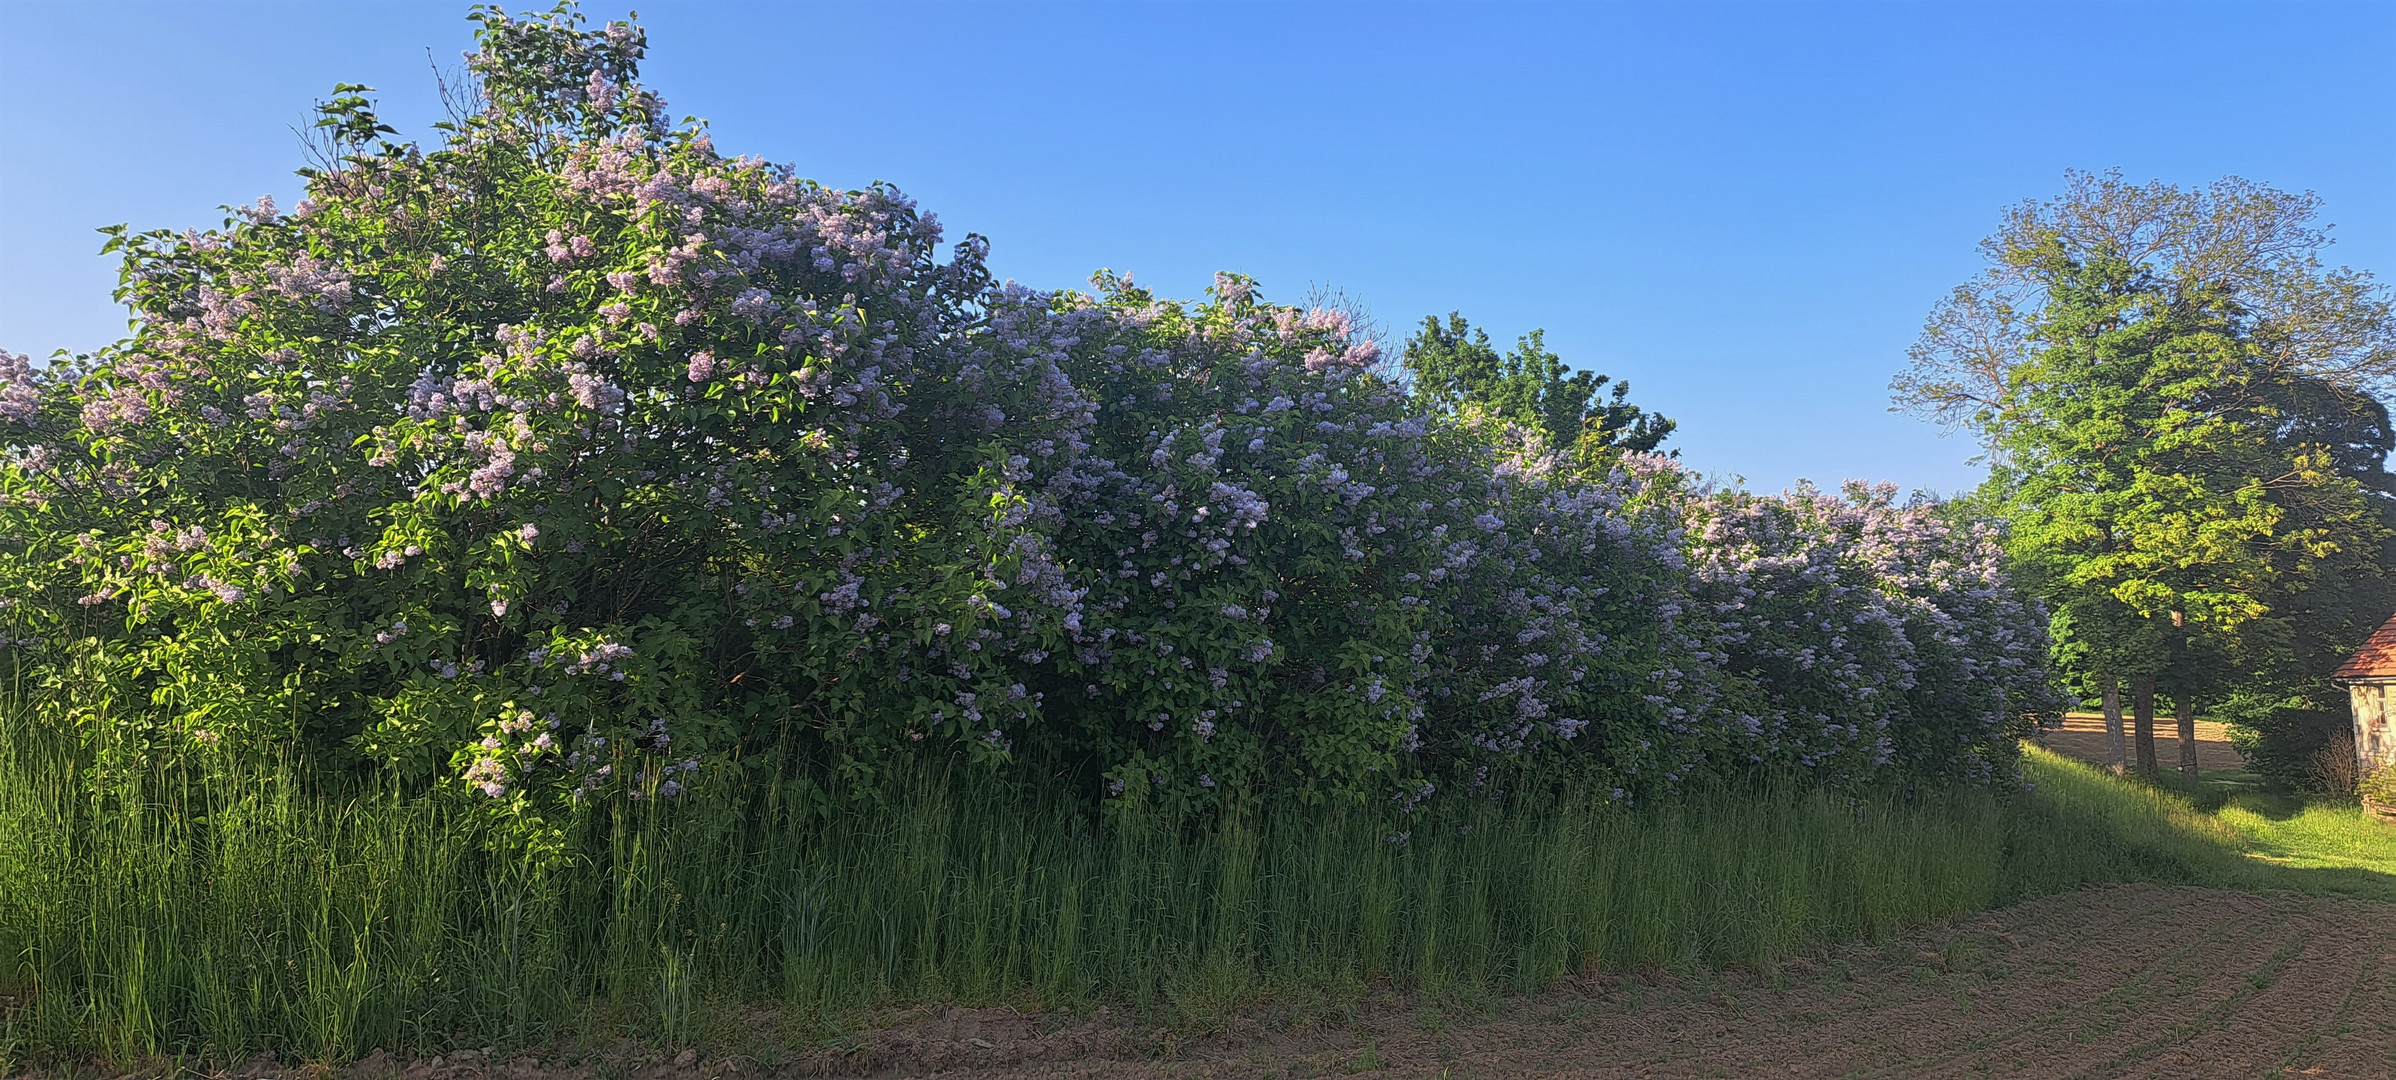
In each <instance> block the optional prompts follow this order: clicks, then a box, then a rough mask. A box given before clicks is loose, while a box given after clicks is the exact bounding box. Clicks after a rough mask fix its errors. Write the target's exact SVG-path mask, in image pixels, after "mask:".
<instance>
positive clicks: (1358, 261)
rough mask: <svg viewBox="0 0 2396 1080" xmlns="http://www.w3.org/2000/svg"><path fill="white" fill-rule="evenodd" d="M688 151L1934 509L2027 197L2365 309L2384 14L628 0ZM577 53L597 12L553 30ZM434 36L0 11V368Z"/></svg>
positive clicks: (463, 35)
mask: <svg viewBox="0 0 2396 1080" xmlns="http://www.w3.org/2000/svg"><path fill="white" fill-rule="evenodd" d="M638 8H639V10H640V12H641V16H642V18H641V21H642V23H643V24H644V25H646V26H647V27H648V29H649V33H650V60H649V63H648V65H647V68H646V73H645V75H646V81H647V82H648V83H649V84H650V85H651V86H653V87H654V88H656V89H658V90H659V91H661V92H662V93H663V94H664V95H665V96H666V97H667V98H668V100H669V101H670V102H671V104H672V106H673V109H674V111H675V112H676V113H677V114H685V113H688V114H696V115H699V116H704V117H707V118H708V119H709V120H711V121H712V122H713V126H714V130H715V132H716V144H717V146H718V147H719V148H721V149H723V150H724V151H725V152H727V153H735V154H738V153H750V154H756V155H759V156H762V157H766V158H768V159H771V160H775V161H784V162H790V163H792V164H794V165H796V166H797V167H798V168H799V170H800V171H801V173H802V174H804V175H808V176H812V177H814V178H816V179H818V180H822V181H824V182H826V183H830V184H835V185H839V186H857V185H860V184H863V183H865V182H867V181H871V180H876V179H881V180H889V181H892V182H894V183H896V184H898V185H899V186H900V187H902V188H903V189H905V190H907V191H908V192H910V193H911V194H913V195H915V196H916V197H917V198H918V199H919V200H920V201H921V202H922V203H923V205H924V206H925V207H926V208H928V209H931V210H934V211H936V212H938V213H939V214H940V216H941V218H942V220H943V221H944V222H946V223H947V225H948V227H949V229H950V232H951V234H952V235H960V234H962V233H963V232H966V231H974V232H980V233H983V234H985V235H988V236H989V237H991V238H992V241H993V245H994V252H993V262H994V263H995V265H996V268H997V270H998V271H999V272H1000V273H1001V274H1003V275H1005V276H1009V277H1013V278H1016V279H1018V280H1021V281H1023V282H1025V283H1027V284H1031V285H1035V286H1040V287H1051V288H1053V287H1063V286H1074V285H1079V284H1081V283H1082V282H1083V281H1084V280H1085V279H1086V277H1087V275H1088V274H1089V273H1090V272H1091V271H1092V270H1094V269H1097V268H1099V267H1111V268H1113V269H1115V270H1117V271H1128V272H1131V273H1133V274H1134V275H1136V276H1137V278H1138V280H1140V281H1141V282H1143V283H1145V284H1149V285H1152V286H1155V287H1158V288H1160V289H1162V290H1164V291H1166V292H1167V293H1171V294H1178V295H1192V294H1195V293H1197V292H1198V291H1199V290H1200V289H1202V288H1203V287H1204V286H1205V284H1206V283H1207V282H1208V281H1209V280H1210V279H1211V276H1212V274H1213V273H1214V271H1216V270H1219V269H1228V270H1239V271H1242V272H1244V273H1248V274H1251V275H1253V276H1255V277H1257V278H1258V279H1260V280H1261V282H1262V283H1263V286H1264V289H1265V292H1266V294H1267V295H1268V296H1270V297H1279V298H1285V299H1294V298H1298V297H1300V296H1303V295H1305V294H1306V293H1308V292H1309V290H1310V289H1312V288H1315V287H1318V286H1320V287H1330V288H1336V289H1340V290H1343V291H1345V292H1346V293H1347V294H1348V295H1350V296H1352V297H1355V298H1357V299H1359V300H1361V301H1362V302H1363V303H1364V304H1365V305H1366V306H1367V307H1368V308H1369V309H1370V310H1371V311H1372V312H1373V313H1374V314H1375V315H1376V316H1377V317H1378V319H1379V320H1380V321H1381V322H1382V323H1383V324H1384V325H1385V326H1387V327H1388V328H1389V329H1390V330H1391V332H1392V334H1393V340H1394V338H1395V337H1399V336H1402V335H1403V333H1404V332H1405V330H1406V329H1407V327H1408V326H1409V325H1410V324H1412V323H1415V322H1417V321H1419V320H1420V319H1421V318H1422V316H1424V315H1426V314H1432V313H1444V312H1447V311H1449V310H1462V311H1463V312H1464V313H1465V314H1466V315H1467V316H1468V317H1470V318H1472V319H1473V320H1474V321H1475V322H1476V323H1479V324H1481V325H1484V326H1486V327H1488V328H1489V329H1490V330H1491V332H1492V334H1493V335H1495V336H1498V337H1501V338H1504V339H1507V340H1511V339H1512V338H1513V337H1514V336H1515V335H1517V334H1520V333H1522V332H1524V331H1527V330H1530V329H1532V328H1534V327H1544V328H1545V329H1546V330H1547V340H1548V343H1549V345H1550V346H1551V347H1552V348H1554V349H1556V350H1557V351H1558V352H1559V353H1561V354H1562V355H1563V356H1564V357H1565V358H1566V359H1567V360H1568V361H1571V362H1573V363H1575V364H1577V365H1580V366H1585V367H1593V368H1595V369H1597V370H1600V371H1603V372H1606V373H1609V374H1612V375H1615V376H1617V377H1621V378H1627V379H1629V380H1630V381H1631V383H1632V386H1633V387H1634V400H1636V401H1638V402H1640V403H1642V404H1645V405H1648V406H1650V407H1652V408H1656V409H1659V410H1661V411H1663V412H1665V413H1666V414H1668V415H1671V416H1673V417H1675V418H1677V419H1679V420H1680V422H1681V429H1680V432H1679V433H1678V434H1677V435H1676V437H1675V439H1674V440H1673V443H1672V445H1675V446H1678V447H1679V448H1680V449H1681V451H1682V454H1683V456H1684V457H1685V458H1686V459H1687V460H1688V461H1689V462H1690V463H1691V464H1692V465H1695V466H1697V467H1699V468H1702V469H1705V470H1707V471H1709V472H1716V473H1721V474H1735V475H1740V476H1744V477H1745V478H1746V479H1747V480H1748V481H1749V482H1750V483H1751V484H1753V485H1755V486H1759V487H1766V488H1777V487H1780V486H1782V485H1785V484H1787V483H1789V482H1791V481H1793V480H1796V479H1798V478H1800V477H1806V478H1812V479H1815V480H1819V481H1823V482H1836V481H1838V480H1840V479H1845V478H1850V477H1853V478H1868V479H1887V480H1893V481H1896V482H1897V483H1899V484H1901V485H1904V486H1907V487H1928V488H1933V489H1939V490H1955V489H1959V488H1963V487H1967V486H1969V485H1971V484H1973V483H1975V482H1976V481H1977V479H1978V473H1977V471H1976V470H1974V469H1972V468H1971V467H1970V466H1969V465H1968V464H1967V459H1968V458H1969V457H1970V456H1971V453H1972V447H1971V446H1970V445H1969V444H1968V443H1967V442H1966V441H1964V440H1962V439H1957V438H1941V437H1939V436H1938V434H1937V433H1936V431H1935V430H1934V429H1932V428H1930V427H1929V426H1927V425H1925V424H1922V423H1920V422H1918V421H1915V420H1912V419H1909V418H1906V417H1902V416H1897V415H1894V414H1891V413H1889V412H1888V411H1887V394H1886V389H1885V387H1886V383H1887V380H1888V376H1889V375H1890V374H1891V373H1892V372H1893V371H1895V370H1896V369H1897V368H1898V367H1899V366H1900V365H1901V364H1902V363H1903V362H1904V351H1905V347H1906V346H1907V345H1908V344H1909V343H1910V342H1911V341H1912V340H1913V337H1914V334H1915V332H1916V331H1917V329H1918V328H1919V327H1920V325H1921V320H1922V317H1923V316H1924V314H1926V313H1927V312H1928V310H1929V308H1930V306H1931V304H1932V303H1933V302H1935V301H1936V300H1937V299H1938V297H1939V296H1941V295H1943V294H1944V293H1945V292H1946V291H1947V290H1948V289H1949V288H1950V287H1952V286H1953V285H1954V284H1956V283H1957V282H1959V281H1961V280H1963V279H1964V278H1966V277H1967V276H1969V275H1970V274H1971V273H1972V272H1973V271H1974V269H1975V268H1976V265H1977V262H1976V260H1977V255H1976V253H1975V251H1974V244H1975V243H1976V242H1977V241H1978V240H1979V239H1980V237H1982V236H1983V235H1985V234H1987V233H1988V232H1989V231H1990V230H1991V229H1992V228H1993V227H1994V226H1995V224H1996V220H1997V214H1998V212H1999V211H2000V209H2001V208H2003V207H2004V206H2006V205H2008V204H2010V203H2012V202H2015V201H2018V200H2020V199H2023V198H2028V197H2044V196H2047V195H2050V194H2052V193H2054V192H2055V191H2056V190H2057V189H2058V188H2059V187H2060V185H2061V180H2062V174H2063V171H2064V170H2065V169H2067V168H2084V169H2103V168H2108V167H2114V166H2118V167H2120V168H2121V169H2123V170H2124V172H2125V173H2126V174H2127V175H2128V176H2129V177H2130V178H2132V179H2136V180H2146V179H2154V178H2160V179H2164V180H2168V181H2171V182H2175V183H2181V184H2199V183H2203V182H2206V181H2209V180H2212V179H2214V178H2216V177H2219V176H2222V175H2224V174H2237V175H2241V176H2245V177H2247V178H2249V179H2253V180H2257V181H2261V182H2265V183H2269V184H2273V185H2275V186H2279V187H2283V188H2288V189H2295V190H2303V189H2311V190H2313V191H2316V192H2318V193H2319V194H2320V195H2321V196H2322V197H2323V198H2324V200H2326V203H2327V208H2328V212H2327V214H2326V215H2325V217H2326V219H2327V220H2329V221H2331V222H2334V223H2335V224H2336V229H2335V231H2334V233H2333V235H2335V236H2337V237H2338V238H2339V244H2338V245H2337V246H2336V247H2335V248H2333V249H2332V252H2331V255H2332V260H2333V261H2335V262H2343V263H2346V264H2349V265H2352V266H2356V267H2360V268H2364V269H2370V270H2374V271H2377V272H2379V273H2380V274H2381V275H2382V276H2383V277H2385V276H2390V275H2392V274H2396V3H2369V4H2343V5H2342V4H2288V3H2281V4H2232V5H2212V4H2166V3H2151V2H2150V3H2125V4H2072V5H2066V4H2032V3H2001V4H1979V5H1975V4H1929V3H1922V4H1905V5H1885V4H1883V5H1861V4H1855V5H1849V4H1842V5H1822V4H1797V3H1775V4H1762V5H1729V4H1695V3H1684V4H1646V5H1621V6H1610V5H1596V4H1549V5H1530V4H1486V3H1473V4H1463V3H1451V4H1419V5H1418V4H1367V3H1330V4H1298V3H1255V4H1228V3H1173V4H1140V3H1113V4H1045V5H1032V4H1000V3H975V4H965V5H920V4H899V3H876V4H865V3H853V4H836V5H817V4H801V3H775V4H734V3H704V4H698V3H658V2H654V0H651V2H645V3H641V4H639V5H638ZM585 10H586V11H587V12H589V13H590V14H591V15H593V16H594V17H600V18H605V17H615V16H618V15H620V14H621V13H622V9H620V8H616V7H610V6H605V5H603V4H591V5H587V6H586V9H585ZM465 11H466V8H465V5H464V4H462V3H423V2H417V3H404V4H402V3H371V2H361V3H345V4H334V3H235V2H218V3H192V2H183V3H158V4H131V3H108V2H102V0H76V2H72V3H53V2H46V0H10V2H9V3H8V4H7V5H6V7H5V16H6V22H5V25H6V29H5V31H0V251H4V252H5V253H6V258H5V259H0V346H6V347H8V348H10V349H13V350H16V351H19V352H32V353H35V354H36V355H44V354H47V353H49V352H51V351H52V350H54V349H59V348H66V349H86V348H90V347H93V346H95V345H98V344H100V343H103V342H105V341H108V340H110V339H112V338H114V337H116V336H117V335H118V334H119V333H120V332H121V331H122V328H123V322H124V320H123V315H122V312H121V311H120V310H118V309H117V308H115V307H114V306H112V305H111V303H110V301H109V298H108V294H109V290H110V288H111V287H112V286H113V284H114V281H115V272H114V266H113V264H111V263H110V262H108V261H106V260H103V259H101V258H99V257H98V256H97V255H96V254H95V253H96V251H97V249H98V245H99V238H98V236H97V235H96V234H95V233H94V232H92V230H93V229H94V228H95V227H97V226H100V225H104V224H109V223H113V222H120V221H125V222H131V223H132V224H133V225H134V226H135V227H137V228H154V227H162V226H171V227H175V228H183V227H187V226H192V225H205V224H211V223H213V222H215V221H216V220H217V219H218V218H220V217H221V216H222V215H221V214H220V213H219V212H218V211H217V210H216V209H215V208H216V207H217V206H218V205H220V204H225V203H241V202H248V201H250V200H252V199H255V198H256V197H257V196H259V195H261V194H267V193H272V194H274V195H275V196H276V197H277V198H278V200H280V201H282V202H283V203H284V205H290V204H291V202H292V201H293V198H294V196H295V193H296V192H297V190H298V182H297V180H296V179H295V178H294V177H293V176H292V175H291V170H292V169H293V168H294V167H295V166H297V165H298V164H299V155H298V150H297V144H296V139H295V137H294V135H293V134H292V129H293V128H294V127H297V126H301V125H304V124H305V123H306V122H307V120H308V117H309V113H308V109H309V105H310V103H311V102H312V101H313V100H315V99H317V98H320V97H323V96H325V94H326V92H327V91H328V90H329V89H330V87H331V86H332V85H333V84H334V83H335V82H342V81H348V82H362V83H368V84H371V85H374V86H376V87H378V88H380V90H381V94H380V97H381V98H382V101H383V103H384V104H383V112H384V115H385V117H386V119H388V120H390V121H392V122H393V123H394V124H395V125H396V126H399V127H400V128H402V129H403V131H404V132H406V133H407V134H409V135H411V136H416V137H425V136H428V135H429V134H430V132H429V131H428V128H427V124H428V123H429V121H431V120H432V119H434V118H435V117H436V116H437V114H438V108H437V103H436V101H435V96H434V92H433V80H432V77H431V61H428V57H427V52H428V50H429V51H430V54H431V57H432V59H433V60H437V61H439V62H440V63H442V64H444V65H448V64H453V63H454V62H455V59H456V57H457V54H458V53H459V51H461V50H462V49H464V48H466V47H467V46H468V44H469V41H470V36H469V26H468V24H467V23H465V21H464V20H463V15H464V14H465Z"/></svg>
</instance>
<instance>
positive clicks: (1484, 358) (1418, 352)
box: [1403, 312, 1676, 464]
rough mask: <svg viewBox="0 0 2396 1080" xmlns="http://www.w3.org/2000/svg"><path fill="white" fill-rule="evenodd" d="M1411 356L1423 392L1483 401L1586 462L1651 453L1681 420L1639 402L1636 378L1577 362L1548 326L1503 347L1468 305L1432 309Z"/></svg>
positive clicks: (1450, 405) (1454, 404)
mask: <svg viewBox="0 0 2396 1080" xmlns="http://www.w3.org/2000/svg"><path fill="white" fill-rule="evenodd" d="M1403 363H1404V365H1405V369H1406V373H1407V375H1408V376H1410V377H1411V378H1412V379H1413V380H1414V389H1415V393H1416V394H1418V395H1420V396H1421V397H1422V398H1424V399H1425V400H1426V401H1428V402H1430V403H1432V404H1433V405H1435V406H1437V407H1439V408H1442V409H1456V408H1459V407H1462V406H1465V405H1472V406H1475V407H1478V408H1480V409H1482V410H1484V411H1486V412H1488V413H1489V414H1491V415H1493V416H1496V417H1497V418H1499V419H1502V420H1505V421H1508V422H1510V423H1514V424H1517V425H1520V426H1521V427H1524V428H1527V429H1530V430H1533V431H1537V432H1539V433H1540V434H1541V436H1543V437H1544V438H1545V439H1546V440H1547V445H1548V446H1549V447H1550V448H1551V449H1554V450H1556V451H1559V452H1563V453H1566V454H1567V455H1569V456H1571V457H1573V458H1574V459H1575V460H1577V461H1579V462H1581V463H1583V464H1594V463H1596V462H1599V461H1602V460H1605V459H1607V458H1610V457H1612V456H1615V455H1619V454H1622V453H1626V452H1627V453H1651V452H1653V451H1654V450H1655V448H1656V447H1657V446H1659V445H1661V444H1662V443H1663V441H1664V439H1665V438H1666V437H1668V436H1670V435H1671V434H1672V429H1673V428H1674V427H1675V426H1676V424H1675V423H1674V422H1673V421H1672V420H1669V419H1666V418H1665V417H1662V416H1659V415H1657V414H1655V413H1652V412H1648V411H1647V410H1644V409H1641V408H1640V407H1638V406H1637V405H1633V404H1631V403H1630V392H1631V386H1630V384H1629V383H1627V382H1615V381H1614V380H1613V379H1612V378H1611V377H1609V376H1605V375H1600V374H1598V373H1596V372H1594V371H1575V370H1573V369H1572V367H1571V366H1570V365H1567V364H1566V363H1565V362H1564V360H1563V358H1562V357H1559V356H1557V355H1556V354H1555V353H1553V352H1550V351H1548V348H1547V342H1546V333H1545V332H1544V331H1540V330H1533V331H1531V332H1530V333H1528V334H1525V335H1523V337H1522V338H1521V339H1520V340H1519V341H1517V342H1515V345H1514V349H1513V351H1511V352H1508V353H1504V354H1500V353H1499V352H1498V351H1497V348H1496V347H1495V346H1493V345H1491V344H1490V342H1489V333H1488V332H1487V331H1485V330H1480V329H1476V328H1474V327H1473V326H1472V324H1471V323H1469V322H1467V321H1465V318H1464V316H1463V315H1462V314H1461V313H1457V312H1450V313H1449V314H1448V317H1447V320H1446V321H1445V322H1444V323H1443V322H1441V321H1440V319H1439V318H1438V317H1437V316H1424V318H1423V325H1422V328H1421V329H1420V330H1417V331H1416V332H1415V334H1414V336H1413V337H1411V338H1408V339H1407V341H1406V352H1405V356H1404V360H1403ZM1609 383H1611V384H1612V385H1613V387H1614V389H1613V392H1612V393H1610V394H1609V393H1606V386H1607V384H1609Z"/></svg>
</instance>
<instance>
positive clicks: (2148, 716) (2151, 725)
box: [2130, 675, 2163, 780]
mask: <svg viewBox="0 0 2396 1080" xmlns="http://www.w3.org/2000/svg"><path fill="white" fill-rule="evenodd" d="M2130 709H2131V719H2132V721H2133V722H2134V724H2135V727H2136V729H2137V734H2138V775H2140V776H2143V777H2146V778H2147V779H2149V780H2152V779H2154V778H2155V775H2156V774H2157V773H2160V772H2162V771H2163V770H2162V766H2161V765H2159V764H2157V763H2156V761H2155V677H2154V676H2152V675H2140V676H2139V677H2137V678H2135V679H2132V680H2130Z"/></svg>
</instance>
